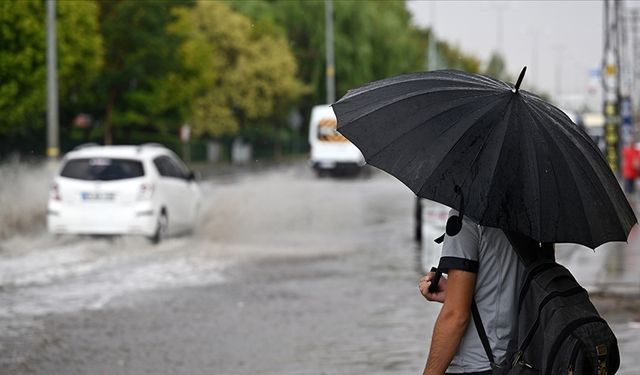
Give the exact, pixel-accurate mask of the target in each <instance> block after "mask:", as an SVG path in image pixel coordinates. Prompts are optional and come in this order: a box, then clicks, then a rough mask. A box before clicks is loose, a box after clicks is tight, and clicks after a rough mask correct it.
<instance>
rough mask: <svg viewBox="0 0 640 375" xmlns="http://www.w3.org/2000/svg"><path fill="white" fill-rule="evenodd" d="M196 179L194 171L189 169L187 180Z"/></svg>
mask: <svg viewBox="0 0 640 375" xmlns="http://www.w3.org/2000/svg"><path fill="white" fill-rule="evenodd" d="M196 179H197V176H196V173H195V172H194V171H189V173H187V181H195V180H196Z"/></svg>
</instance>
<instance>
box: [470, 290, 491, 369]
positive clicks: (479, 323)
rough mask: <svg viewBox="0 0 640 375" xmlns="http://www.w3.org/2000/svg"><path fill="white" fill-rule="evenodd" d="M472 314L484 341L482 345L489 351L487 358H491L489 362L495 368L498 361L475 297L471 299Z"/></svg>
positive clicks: (481, 339) (481, 340) (479, 334)
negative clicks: (492, 349) (495, 358)
mask: <svg viewBox="0 0 640 375" xmlns="http://www.w3.org/2000/svg"><path fill="white" fill-rule="evenodd" d="M471 315H472V316H473V322H474V323H475V325H476V330H477V331H478V336H480V342H482V347H483V348H484V351H485V353H487V358H489V363H491V368H494V367H495V366H496V363H495V360H494V358H493V352H492V351H491V344H489V338H488V337H487V332H486V331H485V329H484V325H483V324H482V319H481V318H480V311H478V305H476V299H475V298H474V299H473V300H472V301H471Z"/></svg>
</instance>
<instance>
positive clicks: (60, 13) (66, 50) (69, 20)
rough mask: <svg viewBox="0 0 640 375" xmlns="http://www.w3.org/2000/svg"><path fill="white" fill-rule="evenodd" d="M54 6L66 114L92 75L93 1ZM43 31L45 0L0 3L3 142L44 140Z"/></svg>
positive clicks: (96, 45) (97, 58)
mask: <svg viewBox="0 0 640 375" xmlns="http://www.w3.org/2000/svg"><path fill="white" fill-rule="evenodd" d="M57 5H58V6H57V9H56V18H57V28H56V29H57V34H58V35H57V37H58V81H59V99H60V112H61V113H67V112H68V111H69V109H70V108H72V107H74V106H78V105H80V104H81V103H82V102H83V99H84V97H85V96H84V95H85V94H86V92H87V89H88V87H90V86H91V84H92V83H94V82H95V81H96V79H97V74H98V72H99V70H100V68H101V66H102V52H103V50H102V39H101V36H100V34H99V33H98V30H97V7H96V5H95V3H92V2H71V1H58V2H57ZM45 32H46V9H45V2H43V1H31V0H25V1H15V0H12V1H2V2H0V112H1V113H2V116H0V137H2V138H3V139H4V140H5V141H4V142H3V143H5V142H6V143H5V145H8V144H14V145H15V144H19V143H22V142H23V141H25V140H29V139H30V138H33V137H42V138H44V135H43V129H44V124H45V122H44V119H45V113H46V85H45V82H46V74H47V72H46V33H45ZM63 124H64V123H63Z"/></svg>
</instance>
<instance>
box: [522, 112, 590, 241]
mask: <svg viewBox="0 0 640 375" xmlns="http://www.w3.org/2000/svg"><path fill="white" fill-rule="evenodd" d="M531 109H532V113H533V114H535V116H534V118H535V120H538V121H536V122H538V123H539V124H544V122H543V121H544V118H543V116H542V113H541V112H540V111H539V110H538V109H537V108H536V107H532V108H531ZM551 119H552V120H553V122H554V125H555V124H556V123H557V120H556V119H555V118H553V117H551ZM538 128H539V129H541V131H542V132H543V133H544V135H545V138H546V139H547V142H548V143H549V144H553V145H554V146H555V148H556V149H557V150H558V152H559V153H560V154H562V155H565V153H564V147H562V145H560V144H559V143H558V140H559V139H560V138H559V137H554V136H553V135H552V134H551V133H550V132H549V130H548V129H547V128H546V127H545V126H544V125H541V126H538ZM557 128H558V129H562V127H560V126H558V127H557ZM576 164H578V165H581V164H582V163H576ZM567 167H568V168H567V169H568V172H569V173H570V174H571V176H572V177H573V178H572V179H571V181H572V182H574V183H573V185H574V190H575V191H576V192H577V193H578V195H579V196H580V199H579V200H578V202H579V203H580V206H581V210H582V211H581V212H583V213H586V210H585V206H584V202H583V199H582V198H583V197H582V194H580V189H578V188H577V185H576V184H575V181H576V175H575V171H574V170H573V169H572V168H570V165H568V162H567ZM552 170H553V173H554V175H555V174H556V172H557V171H556V170H555V168H552ZM583 170H584V168H583ZM554 181H555V183H556V189H557V191H561V190H560V186H559V185H558V179H557V178H554ZM585 219H586V220H587V223H589V219H588V217H587V216H586V215H585ZM588 234H589V243H594V238H593V233H591V230H589V231H588ZM576 240H578V239H576ZM579 241H580V242H585V241H584V240H579Z"/></svg>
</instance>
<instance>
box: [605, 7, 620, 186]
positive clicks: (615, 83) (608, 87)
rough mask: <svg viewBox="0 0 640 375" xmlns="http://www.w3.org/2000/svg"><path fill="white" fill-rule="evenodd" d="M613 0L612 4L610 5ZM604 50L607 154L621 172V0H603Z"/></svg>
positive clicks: (610, 162) (607, 157) (612, 167)
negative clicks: (619, 104)
mask: <svg viewBox="0 0 640 375" xmlns="http://www.w3.org/2000/svg"><path fill="white" fill-rule="evenodd" d="M611 3H613V7H612V6H611ZM603 21H604V22H603V31H604V52H603V61H602V86H603V92H604V103H603V112H604V117H605V124H604V132H605V142H606V149H605V157H606V159H607V162H608V163H609V167H610V168H611V170H612V171H613V172H614V173H616V174H619V172H620V156H619V155H620V116H619V113H620V112H619V108H618V103H619V102H618V99H619V89H620V84H619V82H620V74H619V70H620V69H619V53H618V40H619V38H618V2H617V1H615V0H613V1H612V0H604V20H603Z"/></svg>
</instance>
